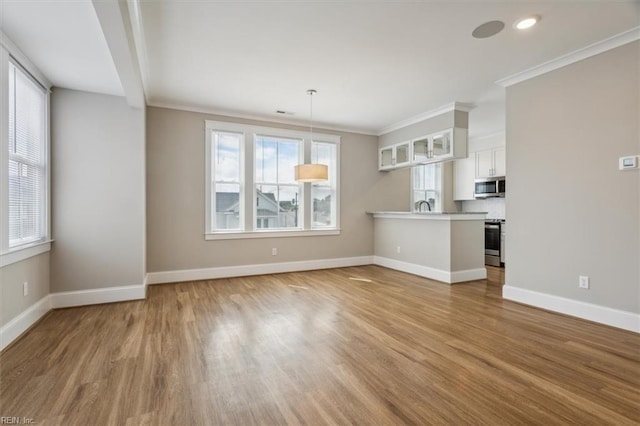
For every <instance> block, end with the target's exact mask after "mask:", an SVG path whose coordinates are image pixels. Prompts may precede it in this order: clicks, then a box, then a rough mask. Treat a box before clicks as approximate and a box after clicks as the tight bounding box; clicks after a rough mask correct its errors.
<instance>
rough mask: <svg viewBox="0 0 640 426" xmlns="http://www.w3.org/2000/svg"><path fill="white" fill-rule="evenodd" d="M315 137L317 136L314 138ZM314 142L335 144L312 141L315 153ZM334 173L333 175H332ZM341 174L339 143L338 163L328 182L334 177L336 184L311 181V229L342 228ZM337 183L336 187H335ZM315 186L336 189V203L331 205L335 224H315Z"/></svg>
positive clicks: (337, 148)
mask: <svg viewBox="0 0 640 426" xmlns="http://www.w3.org/2000/svg"><path fill="white" fill-rule="evenodd" d="M314 139H315V138H314ZM314 144H332V145H335V144H333V143H332V142H325V141H322V140H317V139H315V140H313V141H311V145H310V149H311V151H312V154H313V145H314ZM312 154H311V156H312V157H313V155H312ZM311 161H312V162H313V158H312V159H311ZM332 174H333V176H332ZM339 174H340V147H339V145H336V165H335V170H334V171H333V172H332V171H331V170H329V181H327V182H331V178H333V182H334V184H330V183H324V182H312V183H311V191H310V193H309V198H310V199H311V212H310V213H311V215H310V216H311V219H310V220H311V223H310V224H309V227H310V228H311V229H314V230H322V229H333V228H340V184H339ZM334 185H335V187H334ZM315 188H329V189H331V190H335V200H334V203H333V204H332V206H331V210H332V214H333V212H335V226H314V225H313V214H314V211H313V200H314V192H315V191H314V189H315Z"/></svg>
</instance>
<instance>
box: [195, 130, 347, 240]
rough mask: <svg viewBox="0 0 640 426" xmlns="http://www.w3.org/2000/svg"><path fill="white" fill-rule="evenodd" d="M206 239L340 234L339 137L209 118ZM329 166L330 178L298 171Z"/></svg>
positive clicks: (207, 133)
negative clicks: (313, 178) (301, 175)
mask: <svg viewBox="0 0 640 426" xmlns="http://www.w3.org/2000/svg"><path fill="white" fill-rule="evenodd" d="M205 141H206V159H207V162H206V176H207V178H206V179H207V181H206V188H207V189H206V210H207V211H206V218H207V219H206V221H207V223H206V225H205V229H206V232H205V234H206V235H205V238H206V239H209V240H215V239H235V238H261V237H282V236H307V235H326V234H329V235H334V234H338V233H339V231H340V230H339V223H340V220H339V219H340V207H339V198H340V193H339V190H340V184H339V167H340V162H339V158H340V138H339V137H338V136H334V135H324V134H315V135H314V141H311V139H310V138H309V133H307V132H300V131H294V130H288V129H279V128H271V127H260V126H252V125H246V124H239V123H228V122H216V121H207V122H206V138H205ZM309 162H313V163H321V164H326V165H327V166H328V171H329V179H328V180H327V181H325V182H314V183H301V182H297V181H296V180H295V173H294V168H295V166H296V165H298V164H302V163H309Z"/></svg>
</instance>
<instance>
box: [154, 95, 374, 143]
mask: <svg viewBox="0 0 640 426" xmlns="http://www.w3.org/2000/svg"><path fill="white" fill-rule="evenodd" d="M147 106H151V107H156V108H168V109H176V110H180V111H189V112H198V113H202V114H211V115H219V116H223V117H227V118H238V119H242V120H253V121H261V122H263V123H278V124H286V125H289V126H296V127H302V128H305V129H306V128H308V127H309V123H308V122H305V121H303V120H283V119H282V118H279V117H273V116H268V115H259V114H246V113H241V112H237V111H230V110H224V109H217V108H208V107H201V106H191V105H184V104H178V103H174V102H157V101H151V102H147ZM316 129H317V130H329V131H334V132H344V133H357V134H359V135H367V136H378V134H377V133H376V132H374V131H372V130H369V129H358V128H353V127H340V126H334V125H330V124H324V123H316V122H314V124H313V130H314V132H315V130H316Z"/></svg>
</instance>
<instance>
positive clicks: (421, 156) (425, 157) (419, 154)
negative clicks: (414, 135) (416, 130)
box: [411, 136, 430, 163]
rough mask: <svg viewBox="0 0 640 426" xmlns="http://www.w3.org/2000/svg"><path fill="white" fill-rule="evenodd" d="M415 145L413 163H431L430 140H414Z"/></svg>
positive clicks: (426, 138) (424, 138)
mask: <svg viewBox="0 0 640 426" xmlns="http://www.w3.org/2000/svg"><path fill="white" fill-rule="evenodd" d="M411 143H412V144H413V159H412V162H413V163H423V162H427V161H429V152H430V148H429V138H428V137H427V136H425V137H423V138H418V139H414V140H413V141H412V142H411Z"/></svg>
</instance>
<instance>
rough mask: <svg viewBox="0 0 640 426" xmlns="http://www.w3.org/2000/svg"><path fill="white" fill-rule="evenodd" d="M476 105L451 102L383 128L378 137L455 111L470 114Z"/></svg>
mask: <svg viewBox="0 0 640 426" xmlns="http://www.w3.org/2000/svg"><path fill="white" fill-rule="evenodd" d="M473 107H474V105H472V104H467V103H462V102H451V103H449V104H446V105H443V106H441V107H438V108H435V109H432V110H430V111H426V112H423V113H421V114H418V115H414V116H413V117H409V118H407V119H405V120H401V121H398V122H396V123H394V124H391V125H389V126H386V127H383V128H382V129H380V131H379V132H378V133H377V134H376V136H382V135H386V134H387V133H390V132H393V131H394V130H398V129H402V128H403V127H407V126H410V125H412V124H416V123H419V122H421V121H424V120H428V119H429V118H433V117H436V116H438V115H441V114H444V113H447V112H450V111H453V110H458V111H464V112H469V111H471V110H472V109H473Z"/></svg>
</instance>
